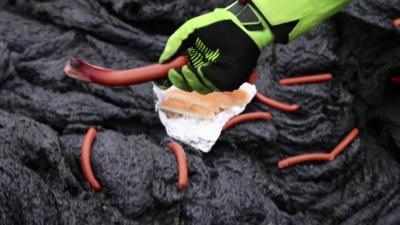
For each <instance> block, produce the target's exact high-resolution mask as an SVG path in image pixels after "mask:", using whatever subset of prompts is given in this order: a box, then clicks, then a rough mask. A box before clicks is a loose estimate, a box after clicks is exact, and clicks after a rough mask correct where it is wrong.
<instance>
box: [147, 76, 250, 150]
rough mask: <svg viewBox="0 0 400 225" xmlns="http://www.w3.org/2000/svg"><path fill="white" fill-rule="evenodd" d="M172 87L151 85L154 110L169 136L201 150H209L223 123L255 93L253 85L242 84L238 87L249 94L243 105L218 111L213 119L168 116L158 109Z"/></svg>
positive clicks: (236, 112)
mask: <svg viewBox="0 0 400 225" xmlns="http://www.w3.org/2000/svg"><path fill="white" fill-rule="evenodd" d="M174 89H176V87H170V88H169V89H167V90H161V89H160V88H158V87H157V86H156V85H154V86H153V91H154V93H155V95H156V111H158V115H159V117H160V120H161V123H162V124H163V125H164V127H165V129H166V130H167V133H168V135H169V136H170V137H172V138H174V139H176V140H177V141H180V142H183V143H185V144H188V145H190V146H192V147H193V148H195V149H198V150H201V151H203V152H209V151H210V150H211V148H212V147H213V146H214V144H215V142H216V141H217V140H218V138H219V136H220V135H221V132H222V128H223V127H224V125H225V124H226V123H227V122H228V121H229V120H230V119H231V118H232V117H234V116H237V115H239V114H240V113H241V112H243V111H244V110H245V108H246V106H247V105H248V104H249V103H250V101H251V100H252V99H253V98H254V96H255V95H256V93H257V89H256V86H255V85H253V84H249V83H244V84H242V86H240V88H239V89H242V90H244V91H246V93H247V94H248V96H249V98H248V101H247V102H246V104H244V105H243V107H240V106H233V107H230V108H228V109H225V110H223V111H221V112H219V113H218V114H217V115H216V116H215V118H214V119H198V118H191V117H188V116H182V117H171V118H168V117H167V115H166V114H165V113H164V112H163V111H162V110H160V109H159V105H160V104H161V102H162V100H163V99H164V96H165V94H166V93H167V92H168V91H171V90H174Z"/></svg>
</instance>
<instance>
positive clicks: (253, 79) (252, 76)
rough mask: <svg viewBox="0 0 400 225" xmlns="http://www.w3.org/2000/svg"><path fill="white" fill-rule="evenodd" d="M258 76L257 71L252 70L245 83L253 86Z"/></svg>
mask: <svg viewBox="0 0 400 225" xmlns="http://www.w3.org/2000/svg"><path fill="white" fill-rule="evenodd" d="M258 75H259V73H258V71H257V70H254V71H253V72H252V73H251V74H250V77H249V80H248V81H247V83H249V84H255V83H256V81H257V79H258Z"/></svg>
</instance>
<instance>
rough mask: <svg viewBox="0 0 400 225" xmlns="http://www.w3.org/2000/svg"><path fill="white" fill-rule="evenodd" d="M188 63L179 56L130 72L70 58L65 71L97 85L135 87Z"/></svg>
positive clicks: (71, 75) (165, 75) (184, 58)
mask: <svg viewBox="0 0 400 225" xmlns="http://www.w3.org/2000/svg"><path fill="white" fill-rule="evenodd" d="M187 62H188V60H187V58H186V57H185V56H179V57H178V58H176V59H174V60H173V61H171V62H168V63H165V64H154V65H150V66H144V67H138V68H134V69H129V70H111V69H106V68H102V67H97V66H94V65H91V64H89V63H87V62H85V61H83V60H79V59H74V58H70V59H69V61H68V63H67V65H66V66H65V68H64V71H65V73H66V74H67V76H69V77H72V78H75V79H80V80H86V81H92V82H94V83H96V84H102V85H109V86H117V85H134V84H140V83H145V82H149V81H154V80H159V79H161V78H165V77H167V74H168V70H169V69H172V68H181V67H182V66H184V65H186V64H187Z"/></svg>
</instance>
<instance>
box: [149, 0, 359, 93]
mask: <svg viewBox="0 0 400 225" xmlns="http://www.w3.org/2000/svg"><path fill="white" fill-rule="evenodd" d="M350 1H351V0H318V1H314V0H296V1H293V0H253V1H250V0H248V1H244V0H240V1H235V2H234V3H232V4H231V5H229V6H228V7H226V8H217V9H215V10H214V11H213V12H210V13H207V14H204V15H201V16H198V17H195V18H193V19H191V20H189V21H187V22H186V23H185V24H183V25H182V26H181V27H180V28H179V29H178V30H177V31H176V32H175V33H174V34H173V35H172V36H171V37H170V38H169V39H168V42H167V45H166V47H165V49H164V52H163V53H162V55H161V57H160V59H159V62H160V63H165V62H167V61H170V60H172V59H174V58H175V57H177V56H179V55H182V54H185V55H187V56H188V58H189V64H188V65H187V66H184V67H183V68H182V69H181V70H176V69H171V70H170V71H169V72H168V79H163V80H159V81H156V84H157V85H158V86H159V87H161V88H163V89H165V88H168V87H169V86H171V85H174V86H176V87H178V88H180V89H183V90H185V91H193V90H194V91H197V92H199V93H201V94H206V93H209V92H212V91H216V90H220V91H232V90H235V89H237V88H239V86H240V85H241V84H243V83H244V82H246V81H247V80H248V78H249V76H250V74H251V72H252V70H253V69H254V68H255V66H256V64H257V60H258V57H259V55H260V50H261V49H262V48H264V47H265V46H266V45H267V44H269V43H271V42H272V41H275V42H277V43H287V42H289V41H290V40H293V39H295V38H297V37H299V36H300V35H301V34H303V33H305V32H306V31H308V30H310V29H311V28H312V27H314V26H315V25H316V24H318V23H319V22H321V21H322V20H323V19H325V18H327V17H328V16H330V15H332V14H334V13H335V12H336V11H338V10H339V9H341V8H342V7H343V6H344V5H346V4H347V3H348V2H350Z"/></svg>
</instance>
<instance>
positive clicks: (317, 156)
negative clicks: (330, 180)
mask: <svg viewBox="0 0 400 225" xmlns="http://www.w3.org/2000/svg"><path fill="white" fill-rule="evenodd" d="M359 133H360V130H359V129H358V128H354V129H353V130H352V131H351V132H350V133H349V134H348V135H347V136H346V137H345V138H344V139H343V140H342V141H341V142H340V143H339V144H338V145H337V146H336V147H335V148H334V149H333V150H332V151H331V152H330V153H329V154H328V153H314V154H305V155H299V156H294V157H290V158H287V159H284V160H281V161H279V162H278V168H279V169H284V168H287V167H289V166H294V165H297V164H300V163H306V162H313V161H331V160H334V159H335V158H336V157H337V156H338V155H339V154H340V153H341V152H342V151H343V150H344V149H345V148H346V147H347V146H348V145H349V144H350V143H351V142H352V141H353V140H354V139H355V138H356V137H357V136H358V134H359Z"/></svg>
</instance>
